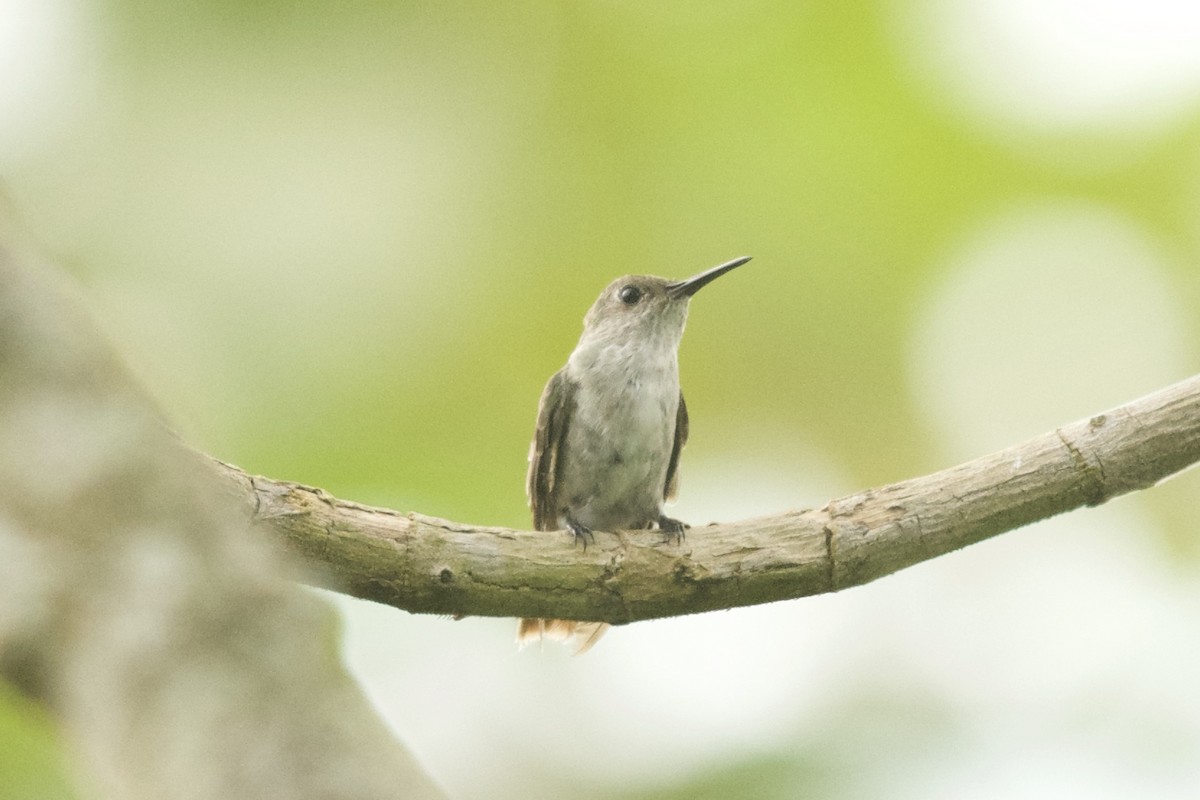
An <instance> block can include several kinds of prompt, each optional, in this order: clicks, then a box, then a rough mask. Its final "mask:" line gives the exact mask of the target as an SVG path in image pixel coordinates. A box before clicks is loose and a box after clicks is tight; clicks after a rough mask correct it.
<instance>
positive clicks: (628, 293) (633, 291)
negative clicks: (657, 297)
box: [617, 286, 642, 306]
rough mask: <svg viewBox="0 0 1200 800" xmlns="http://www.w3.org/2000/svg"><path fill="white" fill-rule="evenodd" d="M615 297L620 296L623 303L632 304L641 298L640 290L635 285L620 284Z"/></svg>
mask: <svg viewBox="0 0 1200 800" xmlns="http://www.w3.org/2000/svg"><path fill="white" fill-rule="evenodd" d="M617 297H619V298H621V302H622V303H624V304H625V305H627V306H632V305H634V304H636V303H637V301H638V300H641V299H642V290H641V289H639V288H638V287H636V286H622V287H621V291H619V292H617Z"/></svg>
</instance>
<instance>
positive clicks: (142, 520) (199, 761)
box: [0, 232, 440, 800]
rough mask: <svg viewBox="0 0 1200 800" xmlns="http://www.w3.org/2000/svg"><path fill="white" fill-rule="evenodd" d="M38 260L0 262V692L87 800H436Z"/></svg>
mask: <svg viewBox="0 0 1200 800" xmlns="http://www.w3.org/2000/svg"><path fill="white" fill-rule="evenodd" d="M0 233H3V232H0ZM4 238H7V239H8V240H9V241H10V242H11V241H12V238H13V237H11V236H9V237H4ZM32 262H33V260H32V259H31V258H30V257H29V256H27V255H23V254H22V255H19V254H18V253H17V252H16V250H15V249H14V248H13V247H12V246H11V245H10V246H9V248H8V249H5V250H0V674H3V676H4V677H5V678H6V679H7V680H9V681H11V682H12V683H13V684H14V685H16V686H18V687H19V688H20V689H21V690H22V691H23V692H25V693H26V694H27V695H29V696H31V697H33V698H35V699H36V700H37V701H38V702H40V703H41V704H42V705H44V706H45V707H46V708H47V709H49V711H50V712H51V714H52V716H53V718H54V719H55V720H56V721H57V723H58V725H59V728H60V731H61V734H62V739H63V741H64V742H65V744H66V747H67V749H68V751H69V754H70V757H71V758H73V759H74V761H75V765H76V767H77V769H75V770H74V772H75V773H76V774H78V775H79V776H80V782H81V784H82V791H81V794H82V795H84V796H97V797H103V798H122V799H124V798H147V799H149V798H154V799H155V800H160V799H162V798H197V799H199V798H221V799H222V800H227V799H228V798H255V799H256V800H262V799H264V798H266V799H269V798H281V800H282V798H288V799H289V800H294V799H295V798H322V799H323V800H324V799H326V798H381V797H405V798H433V797H438V796H440V792H439V791H438V790H437V789H436V788H435V787H434V785H433V784H432V782H431V781H430V780H429V778H428V777H426V776H425V775H424V774H423V773H422V772H421V771H420V769H419V768H418V767H417V766H416V764H415V763H414V761H413V759H412V758H411V757H410V756H409V755H408V754H407V753H406V752H405V751H404V750H403V749H402V748H401V747H400V746H399V745H398V744H397V743H396V742H395V741H394V740H393V739H392V737H391V736H390V734H389V733H388V732H387V731H386V729H385V728H384V726H383V724H382V723H381V721H380V720H379V719H378V718H377V717H376V716H375V714H374V713H373V711H372V710H371V709H370V707H369V706H368V704H367V702H366V700H365V699H364V697H363V696H362V694H361V693H360V691H359V690H358V688H357V687H356V685H355V684H354V683H353V681H351V680H350V678H349V677H348V676H347V675H346V674H345V672H344V671H343V669H342V667H341V666H340V664H339V663H338V655H337V637H338V631H337V626H336V618H335V616H334V614H333V613H332V612H331V611H329V610H328V609H327V607H326V606H325V605H324V604H323V603H321V602H320V601H318V600H317V599H316V598H314V597H312V596H311V595H309V594H307V593H306V592H305V591H304V590H302V589H300V588H299V587H297V586H296V585H295V584H293V583H290V582H288V581H287V580H286V579H285V576H286V575H287V574H289V567H288V566H287V565H285V564H284V563H283V561H282V559H281V557H280V555H279V554H278V553H276V552H275V551H273V550H272V549H271V547H270V546H269V545H268V544H267V543H266V542H265V541H264V540H263V539H262V538H261V537H252V536H247V535H246V521H245V518H244V516H242V515H241V514H239V513H238V510H237V506H236V504H234V503H231V502H230V499H229V497H228V494H227V490H226V489H223V488H222V487H221V486H220V485H219V484H218V483H217V482H216V481H215V480H214V477H213V474H212V470H211V468H210V467H209V466H208V465H207V464H206V463H205V462H204V461H203V459H201V458H200V457H198V456H196V455H195V454H193V453H191V452H189V451H188V450H187V449H186V448H185V447H183V446H182V445H181V443H179V442H178V441H177V440H176V439H175V437H174V436H173V435H172V434H171V433H170V432H169V430H168V429H167V428H166V427H165V425H164V423H163V422H162V420H161V418H160V417H159V415H158V414H157V413H156V412H155V410H154V409H153V408H152V407H151V406H150V404H149V403H148V401H147V400H146V398H145V397H144V396H143V394H142V393H141V392H140V391H139V390H138V389H137V387H136V386H135V385H134V383H133V382H132V381H131V380H130V378H129V376H128V375H127V374H126V371H125V370H124V369H123V367H122V366H121V364H120V363H119V362H118V360H117V359H116V358H115V357H114V355H113V354H112V353H111V352H110V351H109V349H108V348H107V347H106V346H105V345H104V344H103V343H102V342H100V341H99V339H98V336H97V334H96V331H95V329H94V327H93V326H92V325H91V324H90V322H89V320H87V319H86V318H85V317H84V316H83V315H82V314H81V313H80V311H79V309H78V308H77V306H76V305H75V304H74V303H73V302H72V300H71V298H70V297H69V296H68V292H66V291H64V289H63V287H61V286H57V285H55V283H56V279H55V276H54V273H53V271H52V270H49V269H44V268H40V267H37V266H35V265H34V264H33V263H32Z"/></svg>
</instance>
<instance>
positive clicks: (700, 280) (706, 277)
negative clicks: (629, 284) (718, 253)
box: [667, 256, 750, 297]
mask: <svg viewBox="0 0 1200 800" xmlns="http://www.w3.org/2000/svg"><path fill="white" fill-rule="evenodd" d="M749 260H750V256H742V257H741V258H735V259H734V260H733V261H726V262H725V263H724V264H720V265H718V266H716V267H713V268H712V269H706V270H704V272H701V273H700V274H699V275H693V276H692V277H690V278H685V279H684V280H681V281H675V282H673V283H668V284H667V292H668V293H669V294H670V295H671V296H672V297H680V296H687V297H691V296H692V295H694V294H695V293H696V292H698V291H700V290H701V289H702V288H704V286H705V285H706V284H709V283H712V282H713V281H714V280H716V279H717V278H719V277H721V276H722V275H724V274H725V273H726V272H729V270H731V269H733V268H734V267H740V266H741V265H742V264H745V263H746V262H747V261H749Z"/></svg>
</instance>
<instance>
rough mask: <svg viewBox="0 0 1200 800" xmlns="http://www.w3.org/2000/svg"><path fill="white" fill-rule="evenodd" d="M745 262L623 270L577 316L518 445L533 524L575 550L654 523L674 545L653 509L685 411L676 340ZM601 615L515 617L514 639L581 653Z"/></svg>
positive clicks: (672, 491)
mask: <svg viewBox="0 0 1200 800" xmlns="http://www.w3.org/2000/svg"><path fill="white" fill-rule="evenodd" d="M749 260H750V257H749V256H745V257H742V258H735V259H734V260H733V261H728V262H726V263H724V264H720V265H718V266H715V267H713V268H712V269H708V270H705V271H704V272H701V273H699V274H698V275H694V276H692V277H691V278H686V279H684V280H679V281H671V280H667V279H666V278H657V277H654V276H652V275H626V276H625V277H623V278H618V279H616V280H615V281H613V282H612V283H610V284H609V285H608V286H607V287H606V288H605V289H604V291H603V292H601V293H600V297H599V298H597V300H596V302H595V303H594V304H593V305H592V307H591V309H589V310H588V312H587V315H586V316H585V317H584V319H583V335H582V336H580V337H579V344H577V345H576V346H575V350H574V351H573V352H572V353H571V356H570V358H568V359H567V364H566V366H565V367H563V368H562V369H560V370H559V371H558V372H556V373H554V375H553V377H551V378H550V380H549V381H548V382H547V383H546V388H545V390H544V391H543V392H542V398H541V401H540V402H539V403H538V415H537V426H536V428H535V430H534V436H533V442H532V443H531V444H530V446H529V472H528V475H527V477H526V481H525V491H526V494H527V495H528V498H529V508H530V510H531V511H532V512H533V527H534V529H536V530H539V531H551V530H564V529H565V530H566V531H568V532H570V534H571V535H572V536H573V537H574V541H575V542H577V543H579V544H581V545H582V546H583V549H584V550H586V549H587V546H588V543H589V542H591V541H594V540H595V539H594V536H593V533H592V531H597V530H598V531H617V530H643V529H649V528H654V527H657V528H658V529H659V530H661V531H662V532H663V533H665V534H666V536H667V539H668V541H672V542H674V543H676V544H679V543H681V542H682V541H683V538H684V531H685V530H686V529H687V527H688V526H687V524H685V523H683V522H681V521H679V520H677V519H672V518H671V517H668V516H666V515H665V514H664V513H663V504H664V503H665V502H667V501H670V500H674V499H675V496H676V493H677V492H678V489H679V454H680V451H682V450H683V446H684V444H686V443H687V438H688V411H687V405H686V404H685V403H684V400H683V392H681V391H680V388H679V342H680V340H681V339H682V338H683V328H684V324H685V323H686V322H687V314H688V303H689V302H690V301H691V299H692V297H693V296H694V295H695V294H696V292H698V291H700V289H702V288H703V287H705V286H707V285H708V284H709V283H711V282H712V281H713V280H715V279H716V278H719V277H720V276H722V275H724V274H725V273H727V272H729V271H730V270H732V269H734V268H736V267H740V266H741V265H742V264H745V263H746V262H747V261H749ZM608 628H609V626H608V624H607V623H603V622H581V621H576V620H560V619H522V620H521V622H520V626H519V628H518V630H517V641H518V642H520V643H528V642H531V641H536V640H539V639H542V638H547V639H554V640H558V641H564V642H566V641H573V642H574V643H576V644H577V646H578V649H577V651H576V653H577V654H578V653H583V652H585V651H587V650H588V649H589V648H591V646H592V645H594V644H595V643H596V641H597V640H598V639H599V638H600V637H601V636H602V635H603V634H604V632H605V631H606V630H608Z"/></svg>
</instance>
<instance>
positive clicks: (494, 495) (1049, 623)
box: [0, 0, 1200, 798]
mask: <svg viewBox="0 0 1200 800" xmlns="http://www.w3.org/2000/svg"><path fill="white" fill-rule="evenodd" d="M1198 41H1200V11H1197V10H1196V8H1195V6H1194V4H1191V3H1187V2H1183V0H1177V1H1175V2H1172V1H1171V0H1157V1H1156V2H1152V3H1134V2H1129V1H1125V2H1116V3H1111V4H1106V5H1104V6H1103V7H1102V8H1096V7H1094V5H1093V4H1086V3H1083V2H1081V0H1062V2H1059V3H1057V4H1042V3H1034V2H1032V1H1031V0H1022V1H1021V2H1011V1H1009V2H1001V0H920V1H914V2H886V3H866V2H854V1H852V2H827V1H826V0H820V1H819V2H818V1H815V0H814V2H807V3H785V2H768V1H766V0H763V1H761V2H744V3H736V4H735V3H707V4H689V3H653V4H648V3H633V2H619V1H617V0H610V1H609V2H580V3H561V4H560V3H547V2H530V3H522V4H512V5H509V4H497V3H480V2H464V3H456V4H445V3H431V2H416V3H381V2H376V3H367V2H348V3H337V4H335V3H321V2H301V3H295V2H293V3H276V2H263V3H255V4H247V3H239V2H230V1H229V0H225V2H216V1H213V0H208V1H207V2H206V1H205V0H195V1H194V2H188V3H176V4H152V3H141V2H133V1H132V0H126V1H124V2H123V1H122V0H107V1H106V0H48V1H47V2H38V1H37V0H0V73H3V74H4V75H6V78H5V80H4V81H3V82H0V181H2V192H3V195H4V197H5V202H6V205H7V206H8V207H9V209H10V211H11V212H12V213H13V214H14V215H15V216H16V217H17V218H18V219H19V220H20V221H21V222H22V224H23V227H24V228H25V230H26V231H28V233H29V234H30V235H31V236H32V237H33V238H34V239H35V240H36V241H37V242H38V243H39V244H40V245H41V246H42V248H43V249H44V250H45V251H46V252H47V254H49V255H50V256H51V257H52V258H53V259H56V260H57V261H58V262H59V263H61V264H63V265H65V266H66V267H67V268H68V269H69V270H70V271H71V272H72V273H73V275H74V276H75V278H76V279H77V280H78V282H79V284H80V285H81V289H80V293H81V295H82V297H83V299H84V302H85V303H86V304H87V305H88V306H89V307H90V308H91V309H92V310H93V312H94V314H95V316H96V317H97V319H98V320H99V321H100V323H101V324H102V326H103V327H104V329H105V330H106V332H107V334H108V335H109V336H110V337H111V339H112V340H113V341H114V343H115V345H116V347H117V348H118V349H119V350H120V351H121V352H122V353H123V354H124V356H125V358H126V359H127V361H128V362H129V364H130V365H131V367H132V368H133V370H134V371H135V372H136V373H137V374H138V375H139V376H140V378H141V379H142V380H143V381H144V383H145V385H146V386H147V387H148V389H149V390H150V391H151V392H152V393H153V394H154V396H155V397H156V398H157V400H158V401H159V403H160V404H161V406H162V407H163V409H164V411H165V413H166V414H167V415H168V416H169V417H170V418H171V419H172V420H173V421H174V423H175V424H176V425H177V427H178V428H179V429H180V430H181V431H182V432H183V433H184V435H185V436H186V438H187V439H188V440H189V441H191V442H192V443H194V444H195V445H196V446H198V447H200V448H202V449H204V450H206V451H207V452H209V453H211V454H213V455H215V456H218V457H220V458H222V459H225V460H228V461H232V462H234V463H237V464H239V465H241V466H243V467H245V468H246V469H248V470H250V471H252V472H258V473H263V474H267V475H271V476H272V477H277V478H282V479H290V480H297V481H302V482H305V483H310V484H316V485H320V486H322V487H324V488H326V489H328V490H330V491H331V492H333V493H335V494H337V495H340V496H344V497H348V498H353V499H356V500H360V501H363V502H369V503H375V504H380V505H387V506H392V507H396V508H400V509H411V510H418V511H421V512H423V513H426V514H433V515H438V516H444V517H448V518H452V519H456V520H461V521H467V522H473V523H484V524H496V525H510V526H525V525H527V523H528V514H527V511H526V509H525V506H524V495H523V478H524V469H525V456H526V449H527V445H528V439H529V436H530V434H531V431H532V425H533V419H534V414H535V409H536V403H537V399H538V395H539V393H540V391H541V388H542V385H543V384H544V382H545V380H546V379H547V378H548V377H549V376H550V375H551V374H552V373H553V372H554V371H555V370H556V369H558V367H559V366H561V364H562V363H563V361H564V360H565V358H566V356H567V354H568V353H569V352H570V350H571V348H572V347H573V345H574V342H575V339H576V337H577V335H578V332H579V329H580V320H581V318H582V316H583V313H584V311H585V310H586V309H587V307H588V306H589V305H590V303H591V302H592V300H593V299H594V298H595V295H596V294H597V293H598V292H599V290H600V289H601V288H602V287H603V286H604V285H605V284H607V283H608V282H609V281H610V280H611V279H612V278H613V277H615V276H617V275H620V274H623V273H627V272H645V273H653V274H659V275H665V276H669V277H684V276H687V275H690V274H692V273H694V272H697V271H699V270H701V269H703V268H706V267H709V266H711V265H713V264H716V263H718V262H720V261H723V260H726V259H729V258H732V257H734V256H738V255H742V254H749V255H753V256H754V261H753V262H752V263H751V264H750V265H749V266H747V267H746V268H744V269H742V270H739V271H737V272H736V273H734V274H732V275H730V276H729V277H727V278H725V279H723V280H722V281H720V282H719V283H717V284H714V285H713V286H712V287H711V288H710V289H707V290H706V291H705V292H704V293H702V294H701V295H700V296H698V298H697V300H696V301H695V302H694V303H693V305H692V313H691V322H690V326H689V330H688V333H687V335H686V337H685V339H684V344H683V350H682V355H681V371H682V378H683V383H684V386H685V389H686V391H687V396H688V403H689V408H690V410H691V414H692V440H691V443H690V444H689V446H688V449H687V451H686V452H685V455H684V461H683V485H682V495H681V501H680V503H679V505H678V506H676V507H675V509H674V511H673V513H674V514H675V515H676V516H680V517H682V518H684V519H688V520H690V521H691V522H692V523H693V524H695V523H700V522H704V521H707V520H710V519H734V518H738V517H742V516H749V515H754V514H764V513H771V512H775V511H781V510H785V509H788V508H795V507H801V506H805V505H811V504H816V503H820V502H823V501H824V500H827V499H829V498H830V497H831V496H834V495H836V494H838V493H840V492H848V491H852V490H854V489H858V488H862V487H865V486H868V485H874V484H880V483H885V482H890V481H893V480H898V479H901V478H904V477H908V476H911V475H914V474H917V473H921V472H927V471H932V470H935V469H938V468H941V467H944V466H948V465H950V464H952V463H954V462H956V461H958V460H962V459H966V458H969V457H972V456H975V455H979V454H981V453H983V452H986V451H987V450H990V449H993V448H996V447H1000V446H1003V445H1007V444H1010V443H1014V442H1016V441H1019V440H1021V439H1023V438H1025V437H1028V436H1032V435H1035V434H1038V433H1041V432H1043V431H1044V430H1047V429H1050V428H1052V427H1054V426H1055V425H1058V424H1062V423H1065V422H1068V421H1071V420H1073V419H1076V418H1079V417H1082V416H1085V415H1087V414H1091V413H1093V412H1097V411H1100V410H1103V409H1104V408H1106V407H1109V406H1112V405H1115V404H1118V403H1121V402H1124V401H1126V400H1129V399H1132V398H1133V397H1136V396H1138V395H1140V394H1143V393H1145V392H1148V391H1151V390H1154V389H1156V388H1159V387H1161V386H1163V385H1166V384H1167V383H1170V382H1172V381H1175V380H1178V379H1180V378H1183V377H1186V376H1188V375H1190V374H1192V373H1194V372H1196V371H1197V368H1198V366H1200V360H1198V359H1197V345H1198V344H1200V330H1198V326H1197V324H1196V315H1195V308H1196V307H1197V300H1198V299H1200V270H1198V269H1197V267H1198V265H1200V47H1197V46H1196V42H1198ZM1198 500H1200V478H1197V476H1196V475H1195V474H1194V473H1193V474H1189V475H1185V476H1183V477H1181V478H1179V479H1177V480H1175V481H1172V482H1171V483H1169V484H1167V485H1165V486H1162V487H1158V488H1156V489H1154V490H1151V491H1149V492H1146V493H1144V494H1143V495H1141V496H1138V497H1135V498H1126V499H1123V500H1120V501H1118V502H1116V503H1113V504H1111V505H1110V506H1109V507H1105V508H1102V509H1098V510H1090V511H1086V512H1079V513H1076V514H1073V515H1070V516H1068V517H1065V518H1062V519H1060V520H1056V521H1053V522H1051V523H1048V524H1043V525H1039V526H1035V527H1033V528H1030V529H1027V530H1025V531H1022V532H1019V533H1015V534H1009V535H1007V536H1005V537H1001V538H1000V539H998V540H996V541H993V542H989V543H985V544H983V545H979V546H976V547H974V548H971V549H970V550H968V551H964V552H963V553H959V554H955V555H953V556H950V557H946V558H943V559H939V560H937V561H936V562H933V563H930V564H926V565H922V566H920V567H918V568H915V569H912V570H909V571H907V572H906V573H903V574H901V575H897V576H895V577H893V578H889V579H886V580H885V581H882V582H879V583H877V584H874V585H872V586H870V587H866V588H863V589H858V590H855V591H852V592H848V593H845V594H841V595H836V596H831V597H821V598H813V599H810V600H805V601H799V602H794V603H786V604H778V605H775V606H770V607H764V608H757V609H743V610H738V611H734V612H728V613H722V614H710V615H704V616H700V617H694V618H687V619H681V620H669V621H663V622H656V623H645V624H640V625H635V626H631V627H629V628H627V629H622V630H617V631H614V632H613V633H611V634H610V635H609V636H608V637H607V638H606V639H605V641H604V642H603V643H602V645H601V646H600V647H598V648H597V649H596V650H595V651H594V652H593V653H592V654H589V656H588V657H587V658H584V659H571V658H569V657H567V656H566V655H565V654H564V653H561V652H559V651H558V650H556V649H553V648H549V647H547V648H546V649H544V650H537V649H532V650H526V651H524V652H521V653H519V654H518V653H516V652H514V649H513V646H512V645H511V643H510V641H511V636H512V630H511V628H512V623H511V622H510V621H507V620H467V621H463V622H459V623H450V622H447V621H444V620H439V619H426V618H419V617H413V616H410V615H406V614H404V613H402V612H398V611H395V610H391V609H386V608H381V607H377V606H371V605H368V604H365V603H359V602H356V601H350V600H347V599H344V598H334V597H332V596H331V602H335V603H337V604H338V606H339V607H340V608H342V609H343V610H344V612H345V617H346V636H347V644H346V655H347V660H348V662H349V664H350V666H351V668H352V670H353V671H354V672H355V674H356V675H357V676H358V677H359V679H360V680H361V681H362V682H363V685H364V687H365V688H366V689H367V691H368V692H369V693H370V695H371V696H372V698H373V700H374V701H375V702H376V704H377V705H378V707H379V709H380V712H381V714H383V715H384V717H385V718H386V719H387V720H388V721H389V723H390V724H391V725H392V726H393V728H394V729H395V730H396V732H397V735H398V736H399V737H400V738H401V739H402V740H403V741H404V742H405V743H406V744H407V745H408V746H409V747H410V748H411V749H412V750H413V752H414V753H416V754H417V756H418V757H419V758H421V759H422V761H423V762H424V763H425V764H426V765H427V767H428V768H429V770H430V772H431V774H432V775H433V776H434V777H435V778H436V779H437V780H438V781H440V782H441V783H442V784H443V785H444V786H446V787H447V789H448V790H449V791H450V793H451V795H452V796H455V797H461V798H475V797H479V798H483V797H488V798H492V797H514V798H517V797H521V798H532V797H563V796H567V797H596V798H675V797H713V798H716V797H779V798H791V797H796V796H801V795H810V796H821V797H830V798H841V797H846V798H851V797H868V796H870V797H883V796H886V797H914V798H918V797H919V798H937V797H945V798H963V797H1048V796H1054V797H1068V796H1072V797H1073V796H1077V797H1093V798H1094V797H1128V796H1131V792H1132V793H1133V794H1136V795H1137V796H1140V797H1181V798H1182V797H1190V796H1192V794H1191V792H1192V791H1194V787H1195V786H1196V785H1198V784H1200V688H1198V687H1197V685H1196V683H1195V680H1194V676H1195V675H1196V674H1197V673H1198V672H1200V581H1198V580H1197V577H1198V572H1197V565H1198V564H1200V537H1198V536H1197V523H1198V521H1200V510H1198V508H1200V504H1198V502H1197V501H1198ZM6 697H7V695H4V694H0V735H3V736H4V737H6V739H5V740H6V741H10V742H15V743H17V744H14V745H13V746H12V747H9V746H5V747H0V772H5V771H7V772H8V773H10V774H14V775H16V774H19V775H20V776H21V780H23V781H26V783H25V784H22V785H31V786H32V785H35V784H36V782H37V781H38V780H42V779H44V780H46V781H48V782H49V783H48V784H47V787H48V788H46V789H45V792H47V793H48V792H52V791H53V792H58V791H61V780H60V776H57V775H56V773H55V771H54V770H52V769H49V768H47V767H45V764H48V763H52V761H53V759H52V747H51V745H50V743H49V740H48V738H47V734H46V732H45V729H44V723H42V722H39V721H36V720H33V719H31V718H30V717H29V714H30V713H31V712H30V711H29V710H28V709H24V708H20V707H18V706H14V705H13V702H12V701H8V700H5V698H6ZM18 745H19V746H18ZM29 748H33V749H35V750H37V751H38V752H44V753H47V754H49V755H46V756H44V757H39V759H36V760H35V759H30V758H25V757H23V756H22V757H20V758H18V757H17V755H15V754H18V753H24V752H26V751H27V750H28V749H29ZM39 776H42V777H39ZM30 782H32V783H30ZM14 785H15V784H14ZM28 796H39V795H38V794H37V793H36V792H34V793H32V794H29V795H28Z"/></svg>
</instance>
